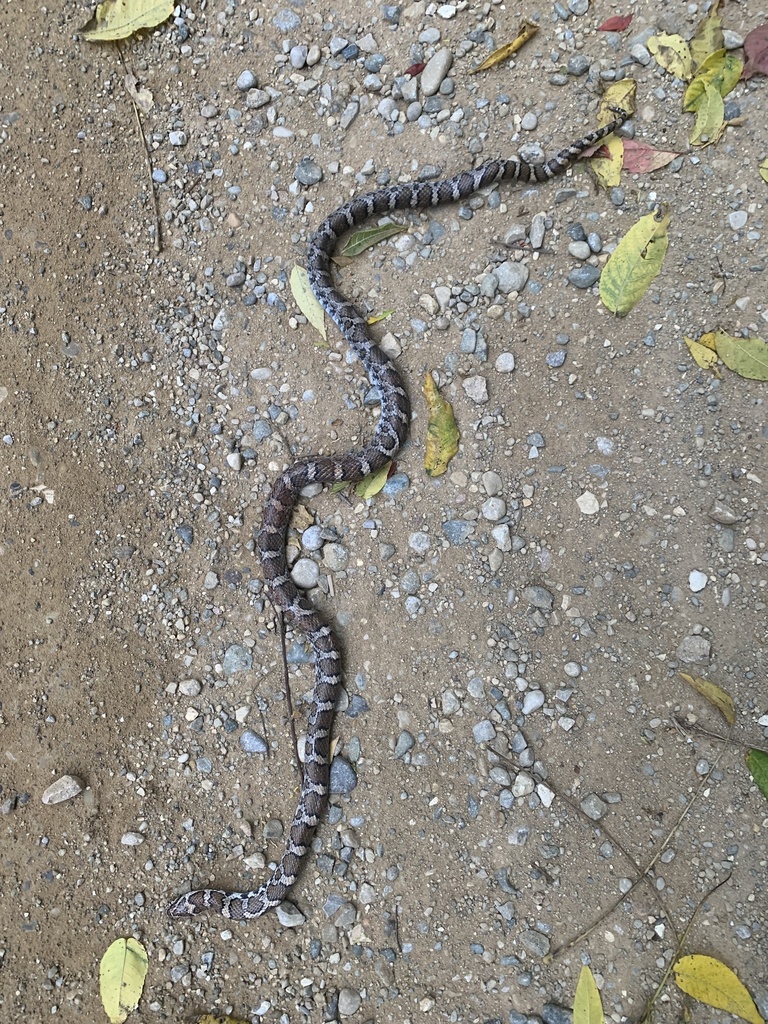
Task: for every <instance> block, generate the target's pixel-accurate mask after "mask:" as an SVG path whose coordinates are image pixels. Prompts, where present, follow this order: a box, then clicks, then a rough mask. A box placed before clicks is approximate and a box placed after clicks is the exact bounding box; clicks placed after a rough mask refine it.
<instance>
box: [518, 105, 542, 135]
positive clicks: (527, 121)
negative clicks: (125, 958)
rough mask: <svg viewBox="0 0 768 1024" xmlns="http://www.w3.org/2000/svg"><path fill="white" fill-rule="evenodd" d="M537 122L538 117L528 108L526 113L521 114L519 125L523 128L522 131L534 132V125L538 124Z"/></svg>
mask: <svg viewBox="0 0 768 1024" xmlns="http://www.w3.org/2000/svg"><path fill="white" fill-rule="evenodd" d="M538 123H539V119H538V117H537V116H536V115H535V114H534V113H533V111H532V110H529V111H528V113H527V114H523V119H522V121H521V122H520V127H521V128H522V129H523V131H524V132H534V131H536V126H537V125H538Z"/></svg>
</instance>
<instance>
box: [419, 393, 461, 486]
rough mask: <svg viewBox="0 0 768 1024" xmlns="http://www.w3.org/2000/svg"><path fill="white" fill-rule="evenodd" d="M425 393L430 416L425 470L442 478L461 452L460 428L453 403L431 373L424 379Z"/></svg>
mask: <svg viewBox="0 0 768 1024" xmlns="http://www.w3.org/2000/svg"><path fill="white" fill-rule="evenodd" d="M423 391H424V398H425V399H426V401H427V413H428V415H429V421H428V424H427V441H426V451H425V454H424V469H425V470H426V471H427V473H428V474H429V475H430V476H442V474H443V473H444V472H445V471H446V469H448V463H449V462H450V461H451V459H452V458H453V457H454V455H455V454H456V452H457V451H458V450H459V428H458V427H457V426H456V419H455V417H454V415H453V408H452V406H451V403H450V402H446V400H445V399H444V398H443V396H442V395H441V394H440V392H439V391H438V390H437V385H436V384H435V382H434V380H433V379H432V374H431V373H428V374H427V375H426V377H425V378H424V388H423Z"/></svg>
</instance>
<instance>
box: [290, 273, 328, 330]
mask: <svg viewBox="0 0 768 1024" xmlns="http://www.w3.org/2000/svg"><path fill="white" fill-rule="evenodd" d="M289 284H290V286H291V292H292V293H293V297H294V299H296V305H297V306H298V307H299V309H300V310H301V312H302V313H303V314H304V316H305V317H306V318H307V320H309V322H310V323H311V324H312V326H313V327H314V328H315V330H316V331H318V332H319V333H320V334H321V335H322V338H323V341H327V340H328V335H327V333H326V330H325V312H324V310H323V307H322V306H321V305H320V303H319V302H318V301H317V296H316V295H315V293H314V292H313V291H312V288H311V286H310V284H309V278H308V277H307V272H306V270H305V269H304V267H298V266H297V267H294V268H293V270H292V271H291V276H290V278H289Z"/></svg>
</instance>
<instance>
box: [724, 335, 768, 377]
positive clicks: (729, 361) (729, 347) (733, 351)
mask: <svg viewBox="0 0 768 1024" xmlns="http://www.w3.org/2000/svg"><path fill="white" fill-rule="evenodd" d="M715 344H716V345H717V354H718V355H719V356H720V358H721V359H722V360H723V362H724V363H725V365H726V366H727V367H728V369H729V370H733V372H734V373H738V375H739V376H740V377H748V378H749V379H750V380H768V344H766V343H765V342H764V341H763V339H762V338H756V337H752V338H734V337H733V335H731V334H726V333H725V332H724V331H718V332H717V334H716V335H715Z"/></svg>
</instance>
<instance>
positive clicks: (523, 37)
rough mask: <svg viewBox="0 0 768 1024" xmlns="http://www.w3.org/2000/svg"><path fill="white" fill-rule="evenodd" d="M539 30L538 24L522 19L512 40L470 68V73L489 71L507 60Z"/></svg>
mask: <svg viewBox="0 0 768 1024" xmlns="http://www.w3.org/2000/svg"><path fill="white" fill-rule="evenodd" d="M538 31H539V26H538V25H532V24H531V22H530V21H521V22H520V28H519V29H518V30H517V35H516V36H515V38H514V39H513V40H512V42H511V43H505V44H504V45H503V46H500V47H498V49H496V50H494V51H493V53H489V54H488V56H487V57H486V58H485V60H484V61H483V62H482V64H478V65H477V67H475V68H470V69H469V73H470V75H474V74H476V73H477V72H478V71H487V70H488V68H492V67H495V66H496V65H497V64H501V62H502V61H504V60H506V59H507V57H511V56H512V54H513V53H517V51H518V50H519V49H520V47H521V46H524V45H525V43H527V42H528V40H529V39H532V38H533V36H535V35H536V33H537V32H538Z"/></svg>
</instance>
